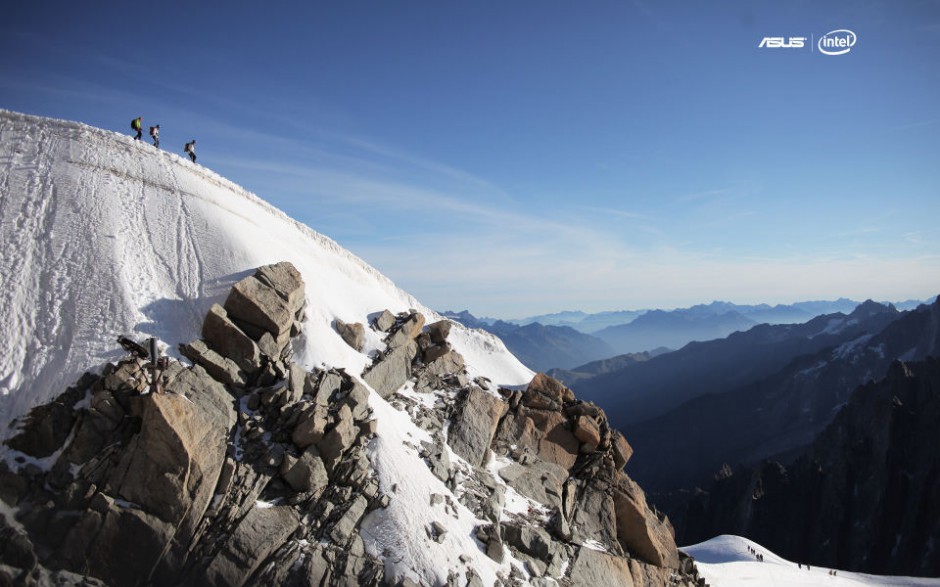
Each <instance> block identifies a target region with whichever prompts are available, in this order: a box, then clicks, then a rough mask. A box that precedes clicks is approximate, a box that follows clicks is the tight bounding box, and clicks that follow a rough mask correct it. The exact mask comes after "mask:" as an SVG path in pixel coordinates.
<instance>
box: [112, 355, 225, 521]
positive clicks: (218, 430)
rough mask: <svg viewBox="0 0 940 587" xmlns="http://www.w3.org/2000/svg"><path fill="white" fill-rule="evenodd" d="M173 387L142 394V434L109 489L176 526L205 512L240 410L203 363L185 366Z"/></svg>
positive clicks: (136, 439) (132, 443)
mask: <svg viewBox="0 0 940 587" xmlns="http://www.w3.org/2000/svg"><path fill="white" fill-rule="evenodd" d="M168 391H172V392H174V393H164V394H156V395H150V396H144V397H141V398H138V406H139V410H140V417H141V429H140V433H139V434H138V435H137V436H135V437H134V439H133V440H132V441H131V445H130V446H129V447H128V449H127V450H125V452H124V457H123V458H122V460H121V462H120V464H119V465H118V467H117V471H116V474H115V475H114V476H113V477H112V479H113V481H112V482H111V483H110V484H109V490H108V493H110V494H112V495H117V496H120V497H122V498H123V499H126V500H127V501H130V502H133V503H136V504H139V505H140V506H141V508H143V509H144V510H145V511H147V512H149V513H152V514H154V515H156V516H157V517H158V518H160V519H161V520H165V521H167V522H170V523H173V524H174V525H175V524H177V523H179V522H180V521H182V520H183V517H184V516H187V515H188V516H199V515H201V514H202V512H203V511H205V508H206V506H207V505H208V502H209V499H210V498H211V495H212V490H213V489H214V487H215V483H216V481H217V480H218V474H219V470H220V469H221V467H222V463H223V462H224V461H225V450H226V442H227V438H228V433H229V430H231V428H232V426H234V424H235V411H234V406H233V405H232V400H231V396H230V395H229V394H228V392H227V391H226V390H225V388H224V387H222V385H221V384H219V383H218V382H217V381H215V380H214V379H212V378H211V377H209V376H208V375H207V374H206V373H205V371H203V370H202V369H201V368H199V367H194V368H193V369H188V370H186V371H183V372H182V373H181V374H180V375H179V376H177V378H176V379H175V380H174V381H173V385H172V388H168ZM183 395H186V396H188V397H189V398H190V399H187V398H186V397H183Z"/></svg>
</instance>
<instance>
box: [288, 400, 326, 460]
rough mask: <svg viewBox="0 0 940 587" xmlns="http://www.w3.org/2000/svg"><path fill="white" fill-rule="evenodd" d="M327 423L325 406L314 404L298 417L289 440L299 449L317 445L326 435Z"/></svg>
mask: <svg viewBox="0 0 940 587" xmlns="http://www.w3.org/2000/svg"><path fill="white" fill-rule="evenodd" d="M329 423H330V421H329V416H328V414H327V410H326V406H324V405H320V404H315V405H314V406H313V407H312V408H310V409H308V410H307V411H305V412H304V413H303V415H302V416H301V417H300V420H299V421H298V422H297V426H296V427H295V428H294V431H293V432H292V433H291V440H292V441H293V443H294V444H295V445H297V448H299V449H305V448H307V447H308V446H310V445H311V444H318V443H319V442H320V441H321V440H323V437H324V436H325V435H326V427H327V426H328V425H329Z"/></svg>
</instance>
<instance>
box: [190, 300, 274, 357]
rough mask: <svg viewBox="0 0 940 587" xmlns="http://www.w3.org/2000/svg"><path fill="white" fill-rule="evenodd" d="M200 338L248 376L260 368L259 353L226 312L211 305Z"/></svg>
mask: <svg viewBox="0 0 940 587" xmlns="http://www.w3.org/2000/svg"><path fill="white" fill-rule="evenodd" d="M202 338H203V340H205V341H206V345H208V347H209V348H210V349H212V350H214V351H215V352H217V353H218V354H220V355H222V356H223V357H226V358H228V359H231V360H232V361H234V362H235V364H236V365H238V366H239V367H240V368H241V369H242V370H243V371H245V372H246V373H248V374H252V373H255V372H257V370H258V369H260V368H261V351H260V350H259V349H258V345H257V344H256V343H255V341H253V340H252V339H251V338H249V337H248V335H247V334H245V333H244V332H242V330H241V329H240V328H239V327H238V326H236V325H235V323H234V322H232V321H231V319H230V318H229V316H228V312H226V311H225V309H224V308H223V307H222V306H220V305H218V304H213V305H212V307H211V308H210V309H209V313H208V314H207V315H206V319H205V321H204V322H203V323H202Z"/></svg>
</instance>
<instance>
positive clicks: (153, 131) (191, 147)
mask: <svg viewBox="0 0 940 587" xmlns="http://www.w3.org/2000/svg"><path fill="white" fill-rule="evenodd" d="M143 120H144V117H143V116H138V117H137V118H135V119H134V120H132V121H131V130H133V131H134V132H136V133H137V134H136V135H134V140H135V141H139V140H140V138H141V136H143ZM150 138H152V139H153V146H154V147H156V148H158V149H159V148H160V125H159V124H157V125H155V126H151V127H150ZM183 151H184V152H185V153H186V154H187V155H189V158H190V159H192V161H193V163H195V162H196V139H193V140H191V141H189V142H188V143H186V145H185V146H184V147H183Z"/></svg>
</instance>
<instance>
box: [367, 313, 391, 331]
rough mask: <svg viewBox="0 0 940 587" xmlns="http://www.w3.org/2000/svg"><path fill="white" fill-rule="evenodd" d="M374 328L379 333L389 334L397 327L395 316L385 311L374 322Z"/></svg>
mask: <svg viewBox="0 0 940 587" xmlns="http://www.w3.org/2000/svg"><path fill="white" fill-rule="evenodd" d="M372 324H373V326H375V329H376V330H378V331H379V332H388V331H389V330H390V329H391V328H392V326H395V314H392V313H391V312H389V311H388V310H384V311H383V312H382V313H381V314H380V315H379V316H378V317H376V319H375V320H373V321H372Z"/></svg>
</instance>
